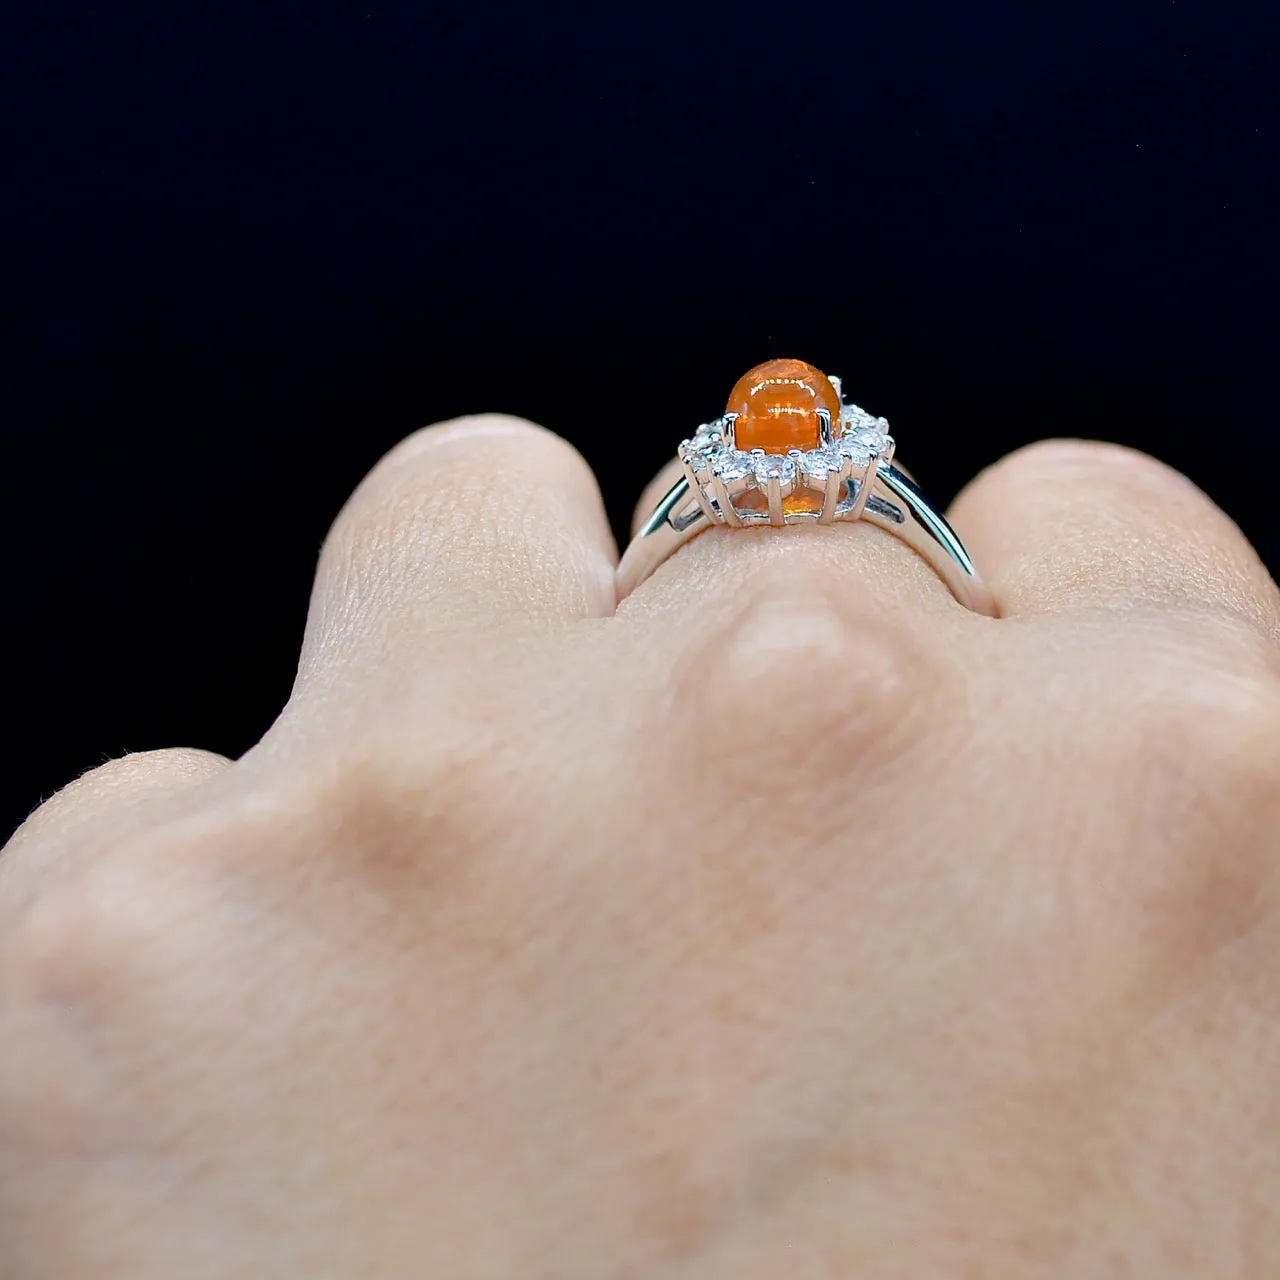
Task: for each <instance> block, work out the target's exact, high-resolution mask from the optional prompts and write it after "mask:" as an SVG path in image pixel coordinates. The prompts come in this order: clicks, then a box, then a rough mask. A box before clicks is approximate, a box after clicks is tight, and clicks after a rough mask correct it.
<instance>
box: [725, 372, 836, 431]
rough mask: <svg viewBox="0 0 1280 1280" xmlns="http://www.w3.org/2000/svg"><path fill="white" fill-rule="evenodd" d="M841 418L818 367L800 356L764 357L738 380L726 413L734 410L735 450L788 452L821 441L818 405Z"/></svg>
mask: <svg viewBox="0 0 1280 1280" xmlns="http://www.w3.org/2000/svg"><path fill="white" fill-rule="evenodd" d="M819 409H825V410H826V411H827V412H828V413H829V414H830V415H831V422H832V426H833V430H837V431H838V430H839V427H838V426H837V425H836V424H838V423H839V421H840V397H839V396H838V395H837V394H836V389H835V387H834V386H832V385H831V379H830V378H828V377H827V375H826V374H825V373H823V372H822V370H821V369H817V368H814V366H813V365H811V364H806V363H805V362H804V361H803V360H767V361H765V363H764V364H758V365H756V367H755V368H754V369H752V370H751V371H750V372H749V373H744V374H743V375H742V377H741V378H739V379H738V382H737V385H736V386H735V387H734V388H733V392H732V394H731V395H730V396H729V403H728V405H727V406H726V407H725V412H726V413H736V414H737V415H738V418H737V421H736V422H734V424H733V442H734V444H735V445H737V447H738V448H739V449H763V450H764V451H765V453H787V452H788V451H789V450H791V449H802V450H803V449H816V448H818V446H819V445H820V444H821V443H822V422H821V419H820V418H819V417H818V410H819Z"/></svg>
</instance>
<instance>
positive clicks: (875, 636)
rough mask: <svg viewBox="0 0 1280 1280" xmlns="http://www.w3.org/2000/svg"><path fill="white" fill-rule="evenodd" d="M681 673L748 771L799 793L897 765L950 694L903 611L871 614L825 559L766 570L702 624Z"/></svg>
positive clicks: (870, 777) (946, 676)
mask: <svg viewBox="0 0 1280 1280" xmlns="http://www.w3.org/2000/svg"><path fill="white" fill-rule="evenodd" d="M686 679H688V680H690V681H691V683H692V687H691V688H690V689H689V690H688V695H689V697H690V699H691V701H692V703H693V705H695V706H697V707H698V719H699V721H700V723H702V724H704V725H705V726H707V728H708V729H709V730H710V731H711V732H712V733H713V734H716V735H717V736H720V737H721V738H722V740H734V741H741V742H743V743H744V744H747V747H746V749H747V750H748V751H749V752H750V757H751V762H752V768H753V769H758V770H768V771H769V776H778V777H779V778H785V779H786V782H787V784H788V786H789V787H790V788H791V789H792V794H794V795H795V796H796V799H797V801H798V802H803V798H804V793H809V794H811V795H812V798H813V799H817V798H818V796H817V795H816V794H812V793H817V792H823V793H825V792H828V791H829V789H831V788H834V787H838V786H839V785H840V784H841V783H844V782H846V781H847V780H848V779H849V778H850V776H851V775H853V776H856V778H857V780H858V784H859V786H860V787H864V788H865V787H867V786H871V785H875V784H876V783H877V782H878V781H879V780H881V779H883V778H884V777H885V776H887V775H892V774H895V773H896V772H897V771H898V770H899V769H900V767H901V766H902V764H903V762H904V760H906V759H907V758H909V757H911V756H912V755H914V754H915V753H916V751H917V749H918V748H919V747H920V746H921V744H922V743H923V741H924V740H925V738H926V736H927V733H926V731H927V728H928V721H929V719H930V718H933V717H936V716H937V715H938V713H939V711H940V709H941V708H942V705H943V704H945V703H947V702H948V701H950V700H951V699H952V698H953V697H954V696H955V695H956V694H957V693H958V688H957V684H958V682H957V681H956V679H955V675H954V672H953V671H952V670H951V669H950V668H949V666H948V662H947V659H946V657H945V655H944V654H943V653H941V652H940V650H939V647H938V646H935V645H930V644H929V643H928V642H927V639H926V638H925V637H923V636H922V635H921V634H919V632H918V630H917V629H916V628H915V627H913V625H912V622H911V618H910V616H909V612H908V611H894V612H878V611H876V610H875V609H874V608H873V606H872V604H871V602H870V601H869V600H868V599H867V598H865V597H857V596H855V595H854V594H853V593H850V592H848V591H847V590H841V585H840V584H839V583H835V582H832V581H831V578H830V575H829V574H828V573H826V572H825V571H824V570H823V569H822V567H821V566H808V565H796V564H791V563H788V564H785V565H775V566H770V567H768V568H766V569H765V570H763V571H762V572H761V573H760V574H759V575H758V576H757V578H756V580H755V581H754V582H753V583H752V584H751V585H750V587H749V588H748V589H747V590H745V591H744V592H743V598H742V603H741V605H740V607H738V608H737V609H736V611H734V612H733V613H732V614H731V615H729V616H728V617H726V618H722V619H720V620H718V621H717V622H716V623H715V624H714V625H713V626H712V627H711V628H710V629H709V632H708V633H707V634H705V635H704V637H703V639H702V643H701V649H700V652H699V653H698V654H697V655H696V657H695V660H694V661H693V662H692V664H690V668H689V671H688V673H687V676H686ZM727 763H728V765H729V767H730V768H736V766H737V763H738V762H737V761H734V760H730V761H728V762H727ZM762 776H763V775H762ZM828 798H830V797H829V796H828Z"/></svg>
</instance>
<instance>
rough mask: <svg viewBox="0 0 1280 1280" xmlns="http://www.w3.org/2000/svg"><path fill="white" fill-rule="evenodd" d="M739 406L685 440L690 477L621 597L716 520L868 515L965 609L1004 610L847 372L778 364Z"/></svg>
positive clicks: (814, 520)
mask: <svg viewBox="0 0 1280 1280" xmlns="http://www.w3.org/2000/svg"><path fill="white" fill-rule="evenodd" d="M729 404H730V407H729V409H728V410H727V411H726V412H725V413H724V414H723V415H722V416H721V417H719V418H716V419H714V420H713V421H711V422H707V423H704V424H703V425H702V426H700V427H699V428H698V429H697V431H696V432H694V434H693V435H692V436H691V437H690V438H689V439H688V440H685V441H682V442H681V444H680V448H679V451H678V457H679V460H680V465H681V469H682V470H683V472H684V474H683V475H682V476H681V477H680V479H679V480H678V481H677V482H676V483H675V485H674V486H673V487H672V488H671V489H670V491H669V492H668V493H667V494H666V496H665V497H663V499H662V500H661V501H660V502H659V503H658V505H657V507H656V508H655V509H654V511H653V514H652V515H651V516H650V517H649V518H648V520H646V521H645V523H644V526H643V527H642V528H641V529H640V531H639V532H638V533H637V534H636V536H635V537H634V538H633V539H632V540H631V544H630V545H629V546H628V547H627V550H626V553H625V554H624V555H623V557H622V561H621V563H620V564H619V565H618V598H619V599H623V598H624V597H626V596H627V595H629V594H630V593H631V592H632V591H634V590H635V588H636V587H638V586H639V585H640V583H642V582H643V581H644V580H645V579H646V578H647V577H648V576H649V575H650V574H651V573H653V572H654V570H656V569H657V568H658V566H659V565H660V564H662V562H663V561H664V560H666V559H667V557H668V556H670V555H672V554H674V553H675V552H676V551H677V550H679V549H680V547H682V546H684V544H685V543H686V542H689V541H690V540H691V539H692V538H694V537H696V536H697V535H698V534H700V533H702V532H704V531H706V530H707V529H710V528H711V527H712V526H713V525H724V526H726V527H728V528H731V529H741V528H751V527H758V526H761V525H765V526H769V525H771V526H773V527H775V528H781V527H782V526H784V525H791V524H806V523H807V524H831V523H833V522H834V521H836V520H841V521H853V520H867V521H869V522H870V523H872V524H874V525H878V526H879V527H880V528H881V529H885V530H887V531H888V532H889V533H892V534H893V535H894V536H895V537H897V538H900V539H901V540H902V541H903V542H905V543H906V544H907V545H908V546H909V547H911V548H912V549H913V550H914V551H916V552H918V553H919V554H920V555H921V556H922V557H923V558H924V559H925V560H927V561H928V562H929V564H930V566H932V568H933V570H934V572H935V573H937V575H938V577H939V578H941V579H942V581H943V582H944V583H945V584H946V585H947V587H948V588H949V589H950V591H951V593H952V595H954V596H955V598H956V599H957V600H958V601H959V602H960V603H961V604H962V605H964V606H965V607H966V608H968V609H971V610H973V611H974V612H975V613H981V614H985V615H987V616H989V617H995V616H996V603H995V598H994V597H993V596H992V594H991V590H990V588H988V587H987V585H986V583H984V582H983V581H982V578H981V577H980V576H979V574H978V571H977V570H976V569H975V568H974V565H973V561H972V560H971V559H970V558H969V553H968V552H967V551H966V550H965V549H964V544H963V543H961V541H960V539H959V538H958V537H957V536H956V534H955V531H954V530H953V529H952V528H951V526H950V525H949V524H948V523H947V522H946V520H945V519H944V518H943V517H942V515H941V514H940V513H939V512H937V511H935V510H934V509H933V507H932V506H930V505H929V503H928V501H927V500H926V499H925V497H924V495H923V494H922V493H921V492H920V490H919V489H918V488H917V487H916V485H915V483H914V481H912V479H911V478H910V476H908V475H907V474H906V473H905V472H903V471H901V470H900V469H899V468H898V467H896V466H894V464H893V454H894V439H893V437H892V436H891V435H890V434H889V424H888V422H886V421H885V419H884V418H876V417H873V416H872V415H871V414H869V413H867V412H866V410H864V409H861V408H859V407H858V406H857V405H855V404H846V403H845V402H844V395H843V391H842V387H841V382H840V379H839V378H835V377H828V376H827V375H826V374H823V373H821V371H820V370H818V369H815V368H814V367H813V366H812V365H807V364H803V363H802V362H801V361H795V360H777V361H769V362H768V363H766V364H764V365H760V366H758V367H757V368H756V369H753V370H751V372H750V373H748V374H746V375H744V376H743V378H742V379H741V380H740V381H739V383H738V386H737V387H735V388H734V395H733V396H731V397H730V401H729ZM757 441H759V442H763V443H764V444H767V445H768V446H769V447H768V448H764V447H760V445H759V444H757V443H756V442H757ZM743 444H745V445H748V446H750V447H747V448H741V447H739V446H740V445H743ZM806 446H807V447H806Z"/></svg>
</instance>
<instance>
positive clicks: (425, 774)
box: [224, 720, 516, 888]
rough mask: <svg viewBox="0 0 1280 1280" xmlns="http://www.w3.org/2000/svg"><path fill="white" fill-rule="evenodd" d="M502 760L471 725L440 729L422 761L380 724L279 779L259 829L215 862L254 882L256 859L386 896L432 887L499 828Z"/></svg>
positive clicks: (408, 731) (405, 738)
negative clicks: (367, 882) (230, 864)
mask: <svg viewBox="0 0 1280 1280" xmlns="http://www.w3.org/2000/svg"><path fill="white" fill-rule="evenodd" d="M506 760H507V749H506V747H505V746H503V745H500V744H496V743H495V742H494V741H493V739H492V738H491V737H490V736H489V735H488V734H487V733H485V732H484V731H483V730H482V729H480V728H478V727H477V726H476V724H475V722H474V720H469V721H468V722H467V723H466V724H465V725H464V724H458V725H455V726H453V727H452V728H450V727H449V726H448V725H446V724H441V725H440V727H439V732H438V733H437V735H436V739H435V740H434V741H433V742H432V744H431V748H430V750H429V751H426V752H424V750H423V747H422V742H421V733H420V730H419V729H417V728H416V727H415V726H413V725H403V726H402V725H397V724H396V723H395V722H388V723H386V724H384V725H382V726H380V729H379V732H378V733H377V734H376V735H370V736H367V737H361V738H358V739H356V740H353V741H351V742H348V743H346V744H344V745H343V746H342V747H341V748H340V749H339V750H337V751H335V752H333V753H332V754H329V755H327V756H325V757H324V758H323V759H313V760H311V761H308V762H307V763H306V764H305V765H303V766H302V767H301V768H300V769H299V770H298V771H297V772H296V773H295V774H294V775H293V776H292V777H291V778H289V779H287V780H284V781H283V782H282V783H281V784H280V787H279V796H278V799H277V802H276V803H275V804H274V805H273V808H272V812H271V814H269V815H268V816H267V818H266V823H267V827H266V829H265V830H263V831H262V832H260V833H259V834H258V836H257V837H255V838H252V839H250V840H248V841H237V842H234V843H232V844H230V845H226V846H224V848H225V854H224V856H225V857H229V858H231V859H234V860H236V861H237V862H245V863H246V864H247V867H246V870H247V871H248V872H249V873H250V874H254V875H259V874H261V863H262V862H263V860H264V856H265V860H266V861H269V862H270V863H272V864H273V865H275V866H281V867H283V868H284V869H286V870H287V869H288V868H289V867H291V866H292V867H293V868H294V869H295V870H296V871H297V872H298V874H299V875H302V876H308V877H310V876H313V875H314V873H315V870H316V867H317V866H320V867H325V866H330V867H332V866H335V865H336V866H337V868H338V870H337V871H336V873H335V874H339V875H341V876H343V877H346V878H349V877H352V876H358V875H359V876H365V877H370V878H372V880H373V881H375V882H380V883H382V884H383V885H385V886H387V887H390V886H397V887H399V888H404V887H406V886H407V885H408V884H410V883H412V882H417V881H421V880H423V879H426V878H428V877H429V878H437V877H439V876H440V875H441V874H442V873H443V871H444V869H445V868H446V867H448V866H449V865H453V864H458V865H465V864H466V863H468V862H469V861H470V856H469V855H470V854H471V853H472V852H474V851H476V850H479V849H480V848H482V847H484V846H485V844H486V842H487V841H489V840H491V839H493V838H494V837H495V835H496V833H497V832H499V831H500V830H501V829H502V824H503V822H504V814H505V808H504V806H503V804H502V803H501V802H500V800H499V799H496V798H497V797H500V796H501V795H502V794H503V787H502V786H501V785H500V784H499V782H498V778H499V775H500V774H504V773H505V772H506V764H505V762H506ZM510 772H511V773H512V774H514V773H515V772H516V771H515V770H514V769H512V770H511V771H510ZM264 845H266V846H268V849H267V850H266V852H265V855H264V852H263V846H264Z"/></svg>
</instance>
